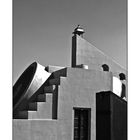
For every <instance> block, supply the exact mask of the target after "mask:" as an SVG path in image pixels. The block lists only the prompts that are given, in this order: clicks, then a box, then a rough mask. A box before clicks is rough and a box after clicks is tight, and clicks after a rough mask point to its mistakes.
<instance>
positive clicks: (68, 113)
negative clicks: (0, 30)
mask: <svg viewBox="0 0 140 140" xmlns="http://www.w3.org/2000/svg"><path fill="white" fill-rule="evenodd" d="M127 51H128V1H127V0H12V93H11V94H12V96H11V98H12V99H11V100H12V104H11V106H12V111H11V116H12V118H11V121H12V140H103V139H104V140H127V139H128V107H127V106H128V105H127V104H128V102H129V101H128V97H129V95H128V52H127Z"/></svg>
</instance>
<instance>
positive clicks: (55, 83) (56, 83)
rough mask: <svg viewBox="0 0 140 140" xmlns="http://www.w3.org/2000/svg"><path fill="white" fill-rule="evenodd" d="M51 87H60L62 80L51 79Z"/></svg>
mask: <svg viewBox="0 0 140 140" xmlns="http://www.w3.org/2000/svg"><path fill="white" fill-rule="evenodd" d="M49 85H60V78H54V79H50V80H49Z"/></svg>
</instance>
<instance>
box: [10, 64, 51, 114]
mask: <svg viewBox="0 0 140 140" xmlns="http://www.w3.org/2000/svg"><path fill="white" fill-rule="evenodd" d="M50 75H51V73H48V72H47V71H45V67H44V66H42V65H40V64H38V63H37V62H34V63H32V64H31V65H30V66H29V67H28V68H27V69H26V70H25V71H24V72H23V73H22V75H21V76H20V77H19V79H18V80H17V82H16V83H15V85H14V87H13V100H14V101H13V111H14V113H16V112H17V111H20V110H23V109H25V108H26V105H27V104H28V102H29V101H30V100H31V99H32V98H33V97H35V96H36V94H37V91H38V90H39V89H40V87H41V86H42V85H43V84H44V82H45V81H46V80H47V79H48V78H49V77H50Z"/></svg>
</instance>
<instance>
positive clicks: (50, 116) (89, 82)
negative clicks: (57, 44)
mask: <svg viewBox="0 0 140 140" xmlns="http://www.w3.org/2000/svg"><path fill="white" fill-rule="evenodd" d="M71 62H72V66H71V67H56V66H46V67H45V68H44V69H41V70H43V71H46V73H47V74H48V73H50V75H48V76H47V77H46V79H45V80H44V81H43V82H42V81H41V80H40V81H39V83H41V84H40V86H38V89H36V90H35V87H36V85H35V86H34V85H33V84H34V83H35V82H34V81H33V80H35V81H36V83H38V80H36V79H35V77H37V76H36V75H34V77H33V78H32V80H31V82H30V84H29V86H27V87H26V90H25V91H24V93H22V94H21V96H17V94H18V91H20V90H19V89H20V87H19V85H21V86H22V85H23V84H20V82H21V83H23V81H22V80H21V81H20V80H19V83H18V84H17V86H15V90H14V91H15V92H16V93H15V94H14V96H13V100H15V99H16V100H15V104H16V108H14V107H15V106H14V105H13V108H14V109H13V140H101V137H99V133H100V132H101V133H103V135H104V134H105V133H104V132H105V131H104V130H105V129H106V128H108V131H107V133H106V134H108V135H104V138H105V139H106V138H108V140H118V139H119V140H126V135H127V132H126V127H127V126H126V123H122V122H126V120H127V115H126V114H127V101H126V100H127V72H126V70H124V69H123V68H122V67H121V66H119V65H118V64H116V63H115V62H114V61H113V60H112V59H110V58H109V57H108V56H106V55H105V54H104V53H102V52H101V51H100V50H98V49H97V48H96V47H94V46H93V45H91V44H90V43H89V42H87V41H86V40H85V39H83V38H82V37H81V36H79V35H74V36H73V37H72V58H71ZM103 64H106V65H108V66H109V71H104V70H103V69H102V65H103ZM86 66H87V67H86ZM46 73H45V72H44V75H45V74H46ZM120 73H123V74H125V76H126V79H125V80H120V82H122V84H124V85H125V87H126V91H125V95H124V96H125V100H124V99H122V98H121V93H120V96H118V95H116V94H115V93H113V77H116V78H118V79H119V74H120ZM35 74H36V73H35ZM38 79H39V78H38ZM40 79H41V78H40ZM38 85H39V84H38ZM31 89H32V90H31ZM27 91H28V95H30V96H27V95H26V93H27ZM121 92H122V91H121ZM19 94H20V93H19ZM97 94H98V95H99V96H97ZM25 95H26V96H25ZM100 95H101V96H100ZM106 95H109V96H106ZM102 96H103V97H102ZM108 97H110V98H108ZM97 98H98V103H99V104H97V101H96V100H97ZM104 98H105V99H104ZM100 99H101V100H100ZM22 100H23V101H22ZM102 103H104V104H102ZM97 106H98V107H97ZM103 106H104V107H105V108H106V109H105V110H104V111H103V112H102V111H101V113H97V112H98V111H99V112H100V110H101V108H102V107H103ZM106 106H107V107H106ZM118 107H121V108H122V111H118ZM75 108H78V109H83V110H84V109H90V120H89V121H88V120H87V121H88V122H89V123H90V124H89V126H90V127H88V135H89V136H87V139H86V136H85V135H83V136H82V132H81V131H80V130H78V129H77V130H78V132H79V131H80V132H79V134H78V135H77V136H75V134H76V132H75V129H76V127H75ZM112 108H114V109H113V110H112ZM106 112H110V113H109V114H108V115H107V116H108V117H106V116H105V115H106ZM113 112H114V113H113ZM122 112H123V113H122ZM100 114H101V117H100ZM114 114H115V115H114ZM97 117H99V118H97ZM117 117H119V118H120V119H118V120H116V118H117ZM102 118H103V119H102ZM105 118H107V120H106V119H105ZM99 120H100V121H102V122H103V124H105V122H107V121H108V122H111V121H112V120H113V121H112V122H113V124H112V123H111V124H110V123H107V124H106V125H105V126H103V128H101V127H100V125H101V126H102V124H100V123H98V126H97V121H98V122H99ZM114 120H116V121H117V123H115V122H116V121H114ZM118 127H119V128H120V129H117V128H118ZM110 128H111V130H110ZM116 131H117V132H116ZM86 132H87V131H85V133H86ZM112 132H113V133H112ZM118 134H119V135H120V134H121V135H120V136H119V137H118V136H117V135H118ZM97 135H98V137H97ZM78 136H79V138H77V139H76V137H78ZM82 137H83V139H82Z"/></svg>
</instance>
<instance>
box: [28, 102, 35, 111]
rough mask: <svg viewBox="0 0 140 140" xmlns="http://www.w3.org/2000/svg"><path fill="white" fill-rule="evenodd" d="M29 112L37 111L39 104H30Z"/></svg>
mask: <svg viewBox="0 0 140 140" xmlns="http://www.w3.org/2000/svg"><path fill="white" fill-rule="evenodd" d="M28 110H31V111H37V102H31V103H29V105H28Z"/></svg>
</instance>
